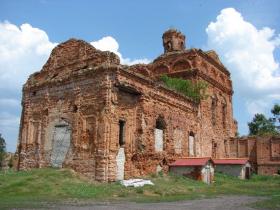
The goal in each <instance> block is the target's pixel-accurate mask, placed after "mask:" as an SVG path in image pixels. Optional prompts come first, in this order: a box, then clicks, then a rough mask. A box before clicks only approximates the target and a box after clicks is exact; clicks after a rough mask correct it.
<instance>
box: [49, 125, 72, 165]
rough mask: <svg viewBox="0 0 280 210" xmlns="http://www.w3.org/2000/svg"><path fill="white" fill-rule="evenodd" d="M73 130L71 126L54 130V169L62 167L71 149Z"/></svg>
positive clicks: (63, 126)
mask: <svg viewBox="0 0 280 210" xmlns="http://www.w3.org/2000/svg"><path fill="white" fill-rule="evenodd" d="M70 138H71V129H70V127H69V125H65V124H64V125H57V126H55V128H54V135H53V144H52V153H51V165H52V166H53V167H59V168H61V167H62V163H63V162H64V159H65V156H66V154H67V152H68V149H69V147H70Z"/></svg>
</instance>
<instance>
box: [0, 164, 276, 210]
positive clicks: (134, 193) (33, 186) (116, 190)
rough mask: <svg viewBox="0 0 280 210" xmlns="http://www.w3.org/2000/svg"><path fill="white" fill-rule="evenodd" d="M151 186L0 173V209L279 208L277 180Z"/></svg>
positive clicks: (65, 174)
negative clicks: (248, 203)
mask: <svg viewBox="0 0 280 210" xmlns="http://www.w3.org/2000/svg"><path fill="white" fill-rule="evenodd" d="M147 178H149V179H151V180H152V181H153V182H154V183H155V185H154V186H144V187H141V188H125V187H123V186H121V185H120V184H119V183H109V184H105V183H95V182H89V181H88V180H86V179H85V178H82V177H79V176H78V175H77V174H75V173H74V172H72V171H70V170H67V169H63V170H58V169H34V170H31V171H27V172H23V171H21V172H13V171H9V172H0V209H8V208H11V207H14V208H16V207H26V208H28V207H35V208H36V207H42V206H46V205H49V204H52V203H60V202H72V203H73V202H79V203H80V202H90V201H108V200H109V201H120V200H121V201H122V200H125V201H136V202H159V201H175V200H187V199H197V198H209V197H214V196H218V195H252V196H265V197H267V198H268V200H265V201H261V202H259V203H256V204H254V206H255V207H259V208H270V209H280V177H279V176H278V177H266V176H253V177H252V179H250V180H239V179H237V178H233V177H230V176H225V175H222V174H216V176H215V183H214V184H212V185H210V186H209V185H206V184H204V183H202V182H198V181H194V180H191V179H188V178H183V177H178V176H174V175H168V176H150V177H147Z"/></svg>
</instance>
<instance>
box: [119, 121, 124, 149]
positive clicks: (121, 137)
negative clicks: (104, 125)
mask: <svg viewBox="0 0 280 210" xmlns="http://www.w3.org/2000/svg"><path fill="white" fill-rule="evenodd" d="M124 131H125V121H124V120H120V121H119V145H120V147H123V146H124V144H125V135H124Z"/></svg>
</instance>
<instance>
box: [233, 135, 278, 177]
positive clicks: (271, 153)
mask: <svg viewBox="0 0 280 210" xmlns="http://www.w3.org/2000/svg"><path fill="white" fill-rule="evenodd" d="M229 146H230V149H231V153H230V157H239V158H244V157H248V158H249V160H250V162H251V164H252V166H253V169H254V171H255V172H256V173H258V174H261V175H273V174H277V173H278V170H280V137H276V136H272V137H271V136H270V137H246V138H233V139H231V140H230V145H229Z"/></svg>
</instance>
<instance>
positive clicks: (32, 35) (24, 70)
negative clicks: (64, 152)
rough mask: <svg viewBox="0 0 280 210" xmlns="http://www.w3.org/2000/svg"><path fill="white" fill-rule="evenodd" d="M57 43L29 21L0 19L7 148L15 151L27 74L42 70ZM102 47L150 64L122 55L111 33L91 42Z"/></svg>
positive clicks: (2, 125)
mask: <svg viewBox="0 0 280 210" xmlns="http://www.w3.org/2000/svg"><path fill="white" fill-rule="evenodd" d="M57 44H58V43H55V42H51V41H50V40H49V37H48V34H47V33H46V32H45V31H44V30H42V29H39V28H35V27H33V26H31V25H30V24H28V23H25V24H22V25H21V26H19V27H18V26H16V25H14V24H12V23H9V22H8V21H5V22H1V21H0V110H1V113H0V133H2V134H3V135H4V136H6V137H5V138H6V140H7V142H8V148H10V151H11V150H15V148H12V147H14V146H13V145H16V143H15V142H16V138H17V137H16V136H17V132H18V127H19V119H20V116H19V114H18V113H20V107H21V106H20V100H21V98H20V95H21V88H22V85H23V84H24V83H25V82H26V80H27V78H28V76H29V75H30V74H32V73H34V72H35V71H39V70H40V69H41V68H42V66H43V65H44V63H45V62H46V61H47V59H48V57H49V55H50V52H51V50H52V49H53V48H54V47H55V46H56V45H57ZM91 44H92V45H94V46H95V47H96V48H98V49H100V50H109V51H111V52H114V53H116V54H117V55H118V56H119V57H120V60H121V63H122V64H128V65H131V64H135V63H138V62H139V63H148V62H149V60H148V59H135V60H132V59H130V58H123V57H122V54H121V53H120V52H119V44H118V42H117V41H116V40H115V39H114V38H113V37H111V36H106V37H103V38H102V39H100V40H98V41H93V42H91Z"/></svg>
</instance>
